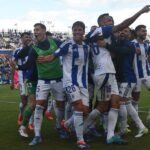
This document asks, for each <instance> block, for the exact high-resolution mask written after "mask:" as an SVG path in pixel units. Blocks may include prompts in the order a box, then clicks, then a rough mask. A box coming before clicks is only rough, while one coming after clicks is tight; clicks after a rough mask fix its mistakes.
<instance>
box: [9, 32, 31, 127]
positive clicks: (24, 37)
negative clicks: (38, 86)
mask: <svg viewBox="0 0 150 150" xmlns="http://www.w3.org/2000/svg"><path fill="white" fill-rule="evenodd" d="M21 42H22V47H20V48H17V49H16V51H15V52H14V62H12V66H14V67H13V70H12V72H14V70H15V68H16V65H15V64H17V65H23V64H25V63H26V61H27V59H28V56H25V57H22V58H19V57H18V54H19V52H20V51H21V50H22V49H23V48H25V47H27V45H28V43H30V42H31V36H30V33H28V32H24V33H22V34H21ZM13 63H15V64H13ZM12 74H13V73H12ZM27 74H28V70H27V69H26V70H22V69H19V70H18V75H19V85H20V97H21V102H20V105H19V110H20V112H19V115H18V120H17V123H18V125H21V123H22V120H23V113H24V110H25V107H26V105H27V99H28V97H27V91H26V83H25V82H26V78H27ZM12 76H13V75H12ZM13 88H14V82H13V80H12V84H11V89H13Z"/></svg>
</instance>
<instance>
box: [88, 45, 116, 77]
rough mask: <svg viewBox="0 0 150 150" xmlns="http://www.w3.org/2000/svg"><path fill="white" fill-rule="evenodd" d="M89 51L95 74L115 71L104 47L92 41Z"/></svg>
mask: <svg viewBox="0 0 150 150" xmlns="http://www.w3.org/2000/svg"><path fill="white" fill-rule="evenodd" d="M91 51H92V55H93V64H94V71H95V75H101V74H105V73H113V74H115V73H116V71H115V67H114V64H113V62H112V58H111V55H110V52H109V51H108V50H107V49H106V48H100V47H99V46H98V45H97V44H96V43H93V45H92V47H91Z"/></svg>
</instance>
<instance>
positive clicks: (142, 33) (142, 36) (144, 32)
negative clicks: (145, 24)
mask: <svg viewBox="0 0 150 150" xmlns="http://www.w3.org/2000/svg"><path fill="white" fill-rule="evenodd" d="M146 36H147V30H146V28H141V29H140V30H139V31H138V32H137V37H138V38H140V39H141V40H145V39H146Z"/></svg>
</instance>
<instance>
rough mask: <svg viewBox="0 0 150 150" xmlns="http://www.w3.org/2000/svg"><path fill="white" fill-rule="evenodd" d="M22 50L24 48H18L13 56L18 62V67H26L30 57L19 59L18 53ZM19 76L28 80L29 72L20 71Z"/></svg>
mask: <svg viewBox="0 0 150 150" xmlns="http://www.w3.org/2000/svg"><path fill="white" fill-rule="evenodd" d="M21 50H22V47H20V48H17V49H16V50H15V52H14V54H13V59H14V60H15V61H16V63H17V65H19V66H21V65H24V64H25V63H26V62H27V60H28V56H25V57H22V58H19V57H18V53H19V52H20V51H21ZM19 72H20V73H19V74H20V75H21V74H22V75H21V76H22V77H23V79H26V78H27V76H28V70H26V69H24V70H19Z"/></svg>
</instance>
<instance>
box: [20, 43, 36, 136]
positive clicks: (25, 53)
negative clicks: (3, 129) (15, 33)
mask: <svg viewBox="0 0 150 150" xmlns="http://www.w3.org/2000/svg"><path fill="white" fill-rule="evenodd" d="M32 44H33V41H31V42H30V43H28V45H27V46H26V47H25V48H23V49H22V50H21V51H20V52H19V53H18V58H23V57H28V58H29V57H30V54H31V52H32V47H31V45H32ZM18 68H19V69H22V70H28V73H27V78H26V79H27V81H26V83H27V91H28V99H29V106H28V107H27V108H26V110H25V111H24V114H23V121H22V124H21V126H20V128H19V130H18V131H19V133H20V135H21V136H23V137H28V134H27V131H26V128H27V125H28V123H29V119H30V117H31V116H32V115H33V113H34V109H35V104H36V99H35V93H36V86H37V80H38V77H37V67H36V62H35V60H32V63H31V64H30V65H28V61H27V62H26V63H25V64H23V65H21V66H20V65H18ZM31 118H32V117H31ZM29 127H30V128H31V129H32V128H33V124H30V123H29Z"/></svg>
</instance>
